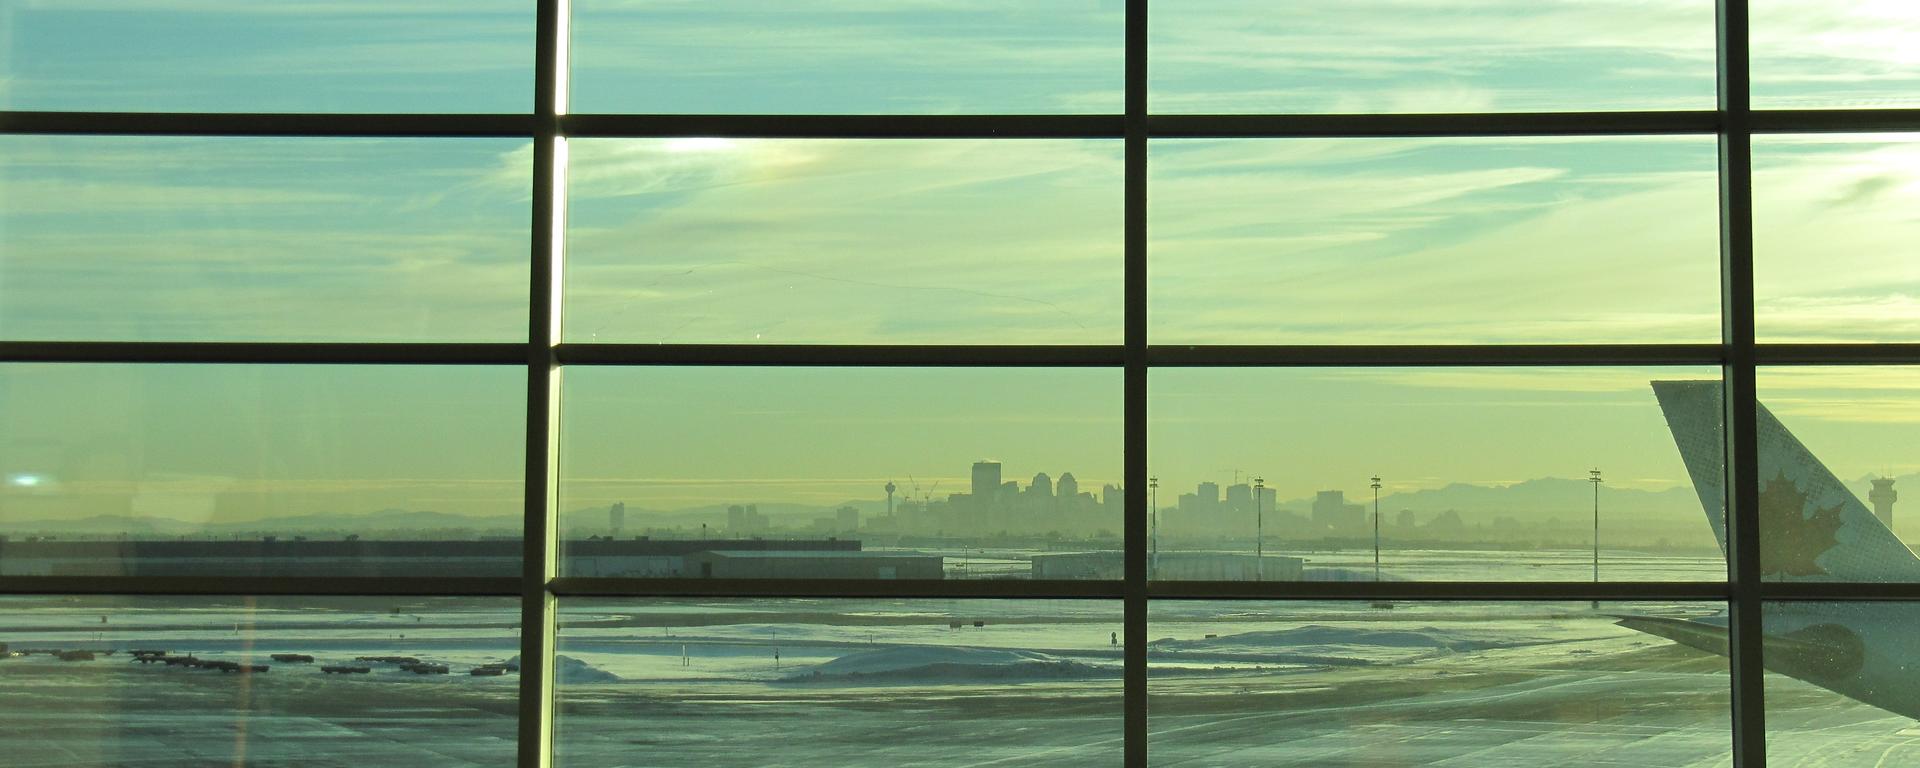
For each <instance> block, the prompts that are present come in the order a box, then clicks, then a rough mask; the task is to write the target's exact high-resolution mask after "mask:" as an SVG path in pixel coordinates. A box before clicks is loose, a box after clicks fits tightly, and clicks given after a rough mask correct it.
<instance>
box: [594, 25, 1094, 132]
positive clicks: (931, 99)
mask: <svg viewBox="0 0 1920 768" xmlns="http://www.w3.org/2000/svg"><path fill="white" fill-rule="evenodd" d="M572 27H573V70H572V77H573V81H572V92H573V109H574V111H576V112H665V113H696V114H697V113H742V112H746V113H762V114H823V113H827V114H831V113H838V114H952V113H959V112H973V113H1001V114H1028V113H1095V112H1099V113H1118V112H1120V111H1121V91H1122V77H1123V73H1124V71H1125V66H1124V62H1123V59H1124V57H1125V7H1124V4H1123V3H1121V2H1119V0H1089V1H1086V2H1073V3H1058V2H1047V3H1031V2H1010V1H1009V0H943V1H942V2H939V3H928V2H921V1H918V0H876V1H875V2H862V3H765V2H760V1H759V0H702V2H697V3H686V2H667V3H660V2H645V3H637V2H623V1H622V0H575V2H574V3H573V25H572Z"/></svg>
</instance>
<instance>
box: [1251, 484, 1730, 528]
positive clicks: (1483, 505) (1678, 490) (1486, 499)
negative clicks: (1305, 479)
mask: <svg viewBox="0 0 1920 768" xmlns="http://www.w3.org/2000/svg"><path fill="white" fill-rule="evenodd" d="M1347 502H1348V503H1350V504H1363V505H1366V506H1367V507H1368V508H1369V509H1371V507H1372V505H1373V498H1372V496H1371V495H1359V496H1355V495H1351V494H1349V495H1348V496H1347ZM1279 506H1280V508H1281V509H1288V510H1293V511H1296V512H1299V513H1301V514H1306V513H1307V512H1308V511H1309V510H1311V509H1312V508H1313V499H1311V498H1303V499H1294V500H1292V501H1284V502H1281V503H1280V504H1279ZM1600 508H1601V512H1602V514H1603V515H1605V516H1606V517H1607V518H1609V519H1613V520H1625V521H1632V520H1647V521H1658V522H1672V521H1674V520H1676V519H1685V520H1688V521H1691V520H1693V519H1694V516H1698V515H1699V514H1700V500H1699V497H1698V496H1696V495H1694V492H1693V488H1692V487H1691V486H1682V487H1675V488H1669V489H1667V490H1664V491H1645V490H1640V489H1637V488H1614V487H1610V486H1607V485H1605V484H1602V485H1601V486H1600ZM1403 509H1409V510H1413V511H1414V513H1416V514H1420V515H1422V516H1425V515H1431V514H1438V513H1441V512H1445V511H1447V510H1454V511H1457V512H1459V513H1461V514H1462V515H1468V516H1471V517H1473V518H1480V519H1485V518H1488V517H1492V516H1495V515H1511V516H1513V517H1517V518H1521V519H1536V520H1537V519H1543V518H1550V517H1559V518H1582V517H1585V516H1588V515H1591V514H1592V513H1593V486H1592V485H1590V484H1588V483H1587V481H1585V480H1570V479H1566V478H1559V477H1543V478H1537V479H1534V480H1526V481H1522V482H1518V483H1514V484H1512V485H1500V486H1494V485H1474V484H1471V483H1453V484H1450V485H1447V486H1444V487H1441V488H1428V489H1423V490H1418V491H1403V492H1401V493H1391V494H1387V495H1385V496H1382V497H1380V514H1381V515H1382V516H1386V515H1389V514H1399V512H1400V510H1403ZM1682 515H1685V516H1686V517H1684V518H1681V516H1682Z"/></svg>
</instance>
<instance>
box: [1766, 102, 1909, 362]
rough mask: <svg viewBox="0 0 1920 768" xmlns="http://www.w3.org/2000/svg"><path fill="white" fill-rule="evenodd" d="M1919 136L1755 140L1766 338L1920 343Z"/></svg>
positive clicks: (1814, 137)
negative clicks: (1916, 212) (1917, 138)
mask: <svg viewBox="0 0 1920 768" xmlns="http://www.w3.org/2000/svg"><path fill="white" fill-rule="evenodd" d="M1916 207H1920V140H1916V139H1915V138H1914V137H1911V136H1904V135H1898V134H1854V135H1845V134H1841V135H1800V136H1755V137H1753V226H1754V235H1753V255H1754V286H1753V290H1754V301H1755V303H1756V307H1755V316H1754V330H1755V333H1756V334H1757V335H1758V337H1759V340H1760V341H1762V342H1878V341H1899V342H1912V341H1915V340H1920V246H1916V245H1915V243H1916V242H1920V221H1916V219H1915V218H1914V216H1913V211H1914V210H1915V209H1916Z"/></svg>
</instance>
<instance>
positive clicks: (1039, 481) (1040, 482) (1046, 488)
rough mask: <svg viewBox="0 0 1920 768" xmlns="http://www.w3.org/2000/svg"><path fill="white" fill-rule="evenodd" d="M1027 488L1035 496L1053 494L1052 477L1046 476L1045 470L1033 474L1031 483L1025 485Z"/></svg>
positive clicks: (1050, 495) (1049, 495)
mask: <svg viewBox="0 0 1920 768" xmlns="http://www.w3.org/2000/svg"><path fill="white" fill-rule="evenodd" d="M1027 490H1028V491H1029V492H1031V493H1032V494H1033V495H1035V496H1046V497H1052V496H1053V478H1051V477H1047V473H1045V472H1041V473H1040V474H1037V475H1034V476H1033V485H1030V486H1027Z"/></svg>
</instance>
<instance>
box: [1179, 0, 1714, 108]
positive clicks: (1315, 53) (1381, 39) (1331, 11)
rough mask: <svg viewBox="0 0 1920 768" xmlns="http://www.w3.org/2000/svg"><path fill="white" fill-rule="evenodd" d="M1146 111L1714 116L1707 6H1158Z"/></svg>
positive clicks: (1471, 0)
mask: <svg viewBox="0 0 1920 768" xmlns="http://www.w3.org/2000/svg"><path fill="white" fill-rule="evenodd" d="M1152 7H1153V11H1152V18H1153V24H1152V27H1151V31H1150V33H1149V34H1150V35H1151V36H1152V38H1151V41H1150V45H1151V50H1152V54H1151V55H1152V62H1151V66H1150V70H1151V72H1152V82H1151V88H1152V98H1153V110H1154V111H1156V112H1200V113H1236V112H1237V113H1245V112H1296V113H1298V112H1306V113H1329V112H1332V113H1368V112H1540V111H1556V110H1610V109H1712V108H1713V104H1714V18H1713V12H1714V5H1713V3H1712V2H1708V1H1707V0H1675V1H1671V2H1663V3H1646V2H1638V1H1636V0H1599V1H1598V2H1593V1H1589V2H1578V3H1529V2H1519V1H1518V0H1465V1H1464V2H1463V1H1460V0H1456V1H1455V2H1447V3H1408V2H1379V1H1378V0H1373V1H1370V2H1351V1H1350V0H1291V1H1290V2H1288V3H1286V4H1284V5H1279V6H1276V5H1274V4H1272V3H1267V2H1259V1H1258V0H1159V1H1158V2H1154V3H1153V4H1152Z"/></svg>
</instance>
